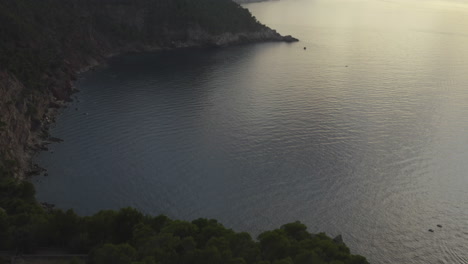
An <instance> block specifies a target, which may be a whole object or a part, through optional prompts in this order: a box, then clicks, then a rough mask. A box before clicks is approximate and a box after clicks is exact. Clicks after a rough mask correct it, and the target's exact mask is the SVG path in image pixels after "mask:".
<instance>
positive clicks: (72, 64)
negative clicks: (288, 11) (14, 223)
mask: <svg viewBox="0 0 468 264" xmlns="http://www.w3.org/2000/svg"><path fill="white" fill-rule="evenodd" d="M189 39H190V40H189V41H187V42H172V43H171V44H170V45H169V46H159V45H147V44H146V45H144V44H143V45H142V44H141V43H130V44H128V45H124V46H123V47H115V48H111V49H109V50H107V49H105V50H102V51H100V52H98V53H97V54H96V55H92V54H88V55H87V56H84V57H82V60H80V61H71V60H70V59H68V58H63V59H64V61H65V65H66V69H64V70H62V73H63V72H64V73H65V74H59V75H55V76H48V78H50V79H53V80H54V83H55V85H54V86H53V87H50V90H51V91H52V92H51V93H44V94H40V95H37V96H36V97H35V99H34V101H35V102H36V103H35V105H34V106H33V107H34V108H35V112H36V116H40V118H38V119H35V118H33V117H29V118H30V119H31V120H27V119H28V117H27V116H25V117H24V118H21V115H19V113H14V114H13V115H11V114H10V116H9V114H6V116H7V117H8V116H9V117H10V120H8V121H10V122H11V117H13V118H15V119H16V120H15V121H16V125H15V126H14V128H13V129H7V130H3V131H0V135H1V134H2V133H5V134H7V135H6V138H10V139H11V140H9V142H10V146H8V149H9V150H10V153H9V156H10V157H12V158H14V159H15V162H14V163H15V164H14V166H15V168H14V171H12V174H13V175H14V177H15V178H17V179H20V180H24V179H26V178H28V177H31V176H35V175H40V174H42V173H46V171H47V170H46V169H45V168H42V167H40V166H39V165H38V164H36V163H34V162H33V159H34V157H35V155H37V153H39V152H40V151H47V150H48V148H47V145H49V144H51V143H53V142H56V141H57V140H59V139H56V138H53V137H52V136H51V135H50V134H49V130H50V125H52V124H53V123H55V120H56V118H57V116H58V115H60V113H61V110H62V109H63V108H66V107H67V105H68V103H69V102H71V101H72V95H73V94H74V93H76V92H78V90H77V89H76V88H75V86H74V82H75V81H76V79H77V76H78V75H79V74H82V73H84V72H87V71H89V70H92V69H93V68H95V67H97V66H100V65H102V64H103V63H106V61H107V60H108V59H110V58H112V57H116V56H120V55H123V54H126V53H142V52H157V51H161V50H175V49H185V48H204V47H228V46H234V45H243V44H251V43H258V42H296V41H298V40H297V39H295V38H293V37H291V36H282V35H280V34H279V33H277V32H276V31H275V30H272V29H269V28H266V29H265V30H264V31H262V32H244V33H239V34H232V33H225V34H221V35H217V36H213V35H210V34H207V33H206V32H204V31H203V30H201V29H196V30H193V31H192V32H191V33H190V34H189ZM70 57H73V55H71V56H70ZM2 86H3V89H2ZM11 87H13V88H14V89H9V88H11ZM25 89H27V87H26V86H25V85H24V84H23V83H22V82H21V81H19V80H18V79H17V78H15V77H14V76H12V75H11V74H9V73H8V72H5V71H2V70H1V69H0V98H3V100H2V99H0V103H2V104H0V111H1V112H2V113H11V112H14V109H11V108H15V107H16V105H15V106H14V107H8V103H7V102H5V100H8V99H9V101H11V100H12V99H13V98H15V97H18V95H19V94H20V93H21V92H22V91H24V90H25ZM5 91H6V92H5ZM11 91H16V93H15V92H13V93H11ZM8 92H10V93H8ZM23 104H24V105H26V106H28V107H30V104H31V103H30V102H24V103H23ZM5 107H6V108H10V109H8V110H6V111H5V110H4V109H5ZM28 107H26V108H28ZM21 110H23V111H19V112H26V113H27V112H28V109H24V107H23V109H21ZM3 120H4V119H2V120H1V121H3ZM12 143H13V144H12ZM1 145H5V142H1V140H0V146H1ZM12 150H13V151H12Z"/></svg>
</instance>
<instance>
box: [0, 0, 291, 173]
mask: <svg viewBox="0 0 468 264" xmlns="http://www.w3.org/2000/svg"><path fill="white" fill-rule="evenodd" d="M295 40H296V39H294V38H292V37H290V36H287V37H283V36H281V35H280V34H278V33H277V32H276V31H274V30H272V29H270V28H268V27H266V26H264V25H262V24H260V23H258V21H256V20H255V18H254V17H252V15H251V14H250V13H249V12H248V11H247V10H246V9H244V8H242V7H240V6H239V5H238V4H236V3H234V2H232V1H230V0H198V1H192V0H44V1H36V0H15V1H9V0H0V176H1V175H5V174H8V175H11V174H13V175H15V176H16V177H23V176H24V175H26V174H27V173H26V172H28V171H31V170H33V171H34V170H37V168H34V166H33V165H32V164H31V155H32V154H33V153H34V151H37V150H39V149H44V148H45V145H44V144H45V143H46V141H47V137H48V135H47V134H48V133H47V129H48V124H49V123H51V122H53V119H54V117H55V115H56V113H57V109H59V108H60V107H61V106H63V105H65V104H66V101H68V100H70V95H71V94H72V93H73V85H72V81H73V80H75V79H76V74H77V73H80V72H82V71H85V70H87V69H89V68H90V67H93V66H96V65H97V64H99V63H101V62H102V61H104V60H105V59H106V58H108V57H110V56H114V55H117V54H120V53H124V52H129V51H152V50H158V49H163V48H180V47H202V46H226V45H233V44H242V43H251V42H260V41H288V42H290V41H295Z"/></svg>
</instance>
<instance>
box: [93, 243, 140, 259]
mask: <svg viewBox="0 0 468 264" xmlns="http://www.w3.org/2000/svg"><path fill="white" fill-rule="evenodd" d="M91 256H92V257H91V260H92V263H98V264H131V263H132V262H133V261H134V260H135V258H136V250H135V249H134V248H133V247H132V246H130V245H129V244H119V245H113V244H105V245H103V246H100V247H98V248H96V249H95V250H94V251H93V252H92V254H91Z"/></svg>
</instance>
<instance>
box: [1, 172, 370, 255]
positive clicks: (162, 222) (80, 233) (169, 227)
mask: <svg viewBox="0 0 468 264" xmlns="http://www.w3.org/2000/svg"><path fill="white" fill-rule="evenodd" d="M34 193H35V192H34V186H33V185H32V184H31V183H29V182H21V181H16V180H13V179H11V178H6V179H3V180H2V181H0V237H1V238H2V239H0V250H3V249H18V250H20V251H23V252H28V251H31V250H33V249H34V248H36V247H64V248H65V249H67V250H69V251H70V252H74V253H81V254H83V253H88V252H91V253H90V261H91V263H122V264H125V263H129V264H130V263H141V264H155V263H161V264H172V263H194V264H196V263H204V264H210V263H211V264H224V263H229V264H306V263H319V264H320V263H333V264H366V263H368V262H367V261H366V259H365V258H364V257H362V256H357V255H351V254H350V252H349V249H348V248H347V247H346V246H345V245H344V244H342V243H336V242H334V241H333V240H332V239H331V238H330V237H328V236H326V235H325V234H323V233H320V234H315V235H314V234H310V233H309V232H307V228H306V226H305V225H304V224H302V223H300V222H294V223H289V224H286V225H283V226H282V227H281V228H279V229H275V230H271V231H266V232H264V233H262V234H260V235H259V236H258V241H255V240H253V239H252V237H251V236H250V235H249V234H247V233H236V232H234V231H233V230H231V229H228V228H225V227H224V226H223V225H221V224H220V223H218V222H217V221H216V220H213V219H203V218H200V219H196V220H194V221H192V222H187V221H180V220H171V219H169V218H167V217H166V216H162V215H161V216H156V217H153V216H149V215H143V214H142V213H141V212H139V211H137V210H135V209H133V208H123V209H120V210H119V211H111V210H105V211H100V212H98V213H97V214H95V215H93V216H86V217H80V216H78V215H77V214H76V213H75V212H73V210H67V211H62V210H49V211H46V210H44V209H42V207H41V206H40V205H38V204H37V202H36V201H35V199H34Z"/></svg>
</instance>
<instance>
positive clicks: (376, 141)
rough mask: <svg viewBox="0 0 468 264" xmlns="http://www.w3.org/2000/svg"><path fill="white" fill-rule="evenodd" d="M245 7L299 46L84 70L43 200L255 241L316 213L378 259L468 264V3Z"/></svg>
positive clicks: (316, 224) (135, 60)
mask: <svg viewBox="0 0 468 264" xmlns="http://www.w3.org/2000/svg"><path fill="white" fill-rule="evenodd" d="M247 7H248V8H249V9H250V10H251V11H252V12H253V13H254V14H255V15H256V16H257V18H258V19H259V20H261V21H262V22H264V23H266V24H268V25H269V26H272V27H274V28H276V29H278V30H279V31H280V32H282V33H287V34H293V35H294V36H296V37H298V38H300V39H301V42H299V43H295V44H284V43H267V44H257V45H248V46H241V47H231V48H226V49H209V50H181V51H167V52H160V53H156V54H143V55H128V56H123V57H119V58H116V59H113V60H111V61H110V63H109V65H108V66H107V67H103V68H101V69H98V70H97V71H95V72H90V73H87V74H84V75H83V77H82V79H80V81H79V82H78V84H77V86H78V87H79V88H80V89H81V93H79V94H77V96H78V98H79V102H78V101H75V102H74V103H72V104H71V105H70V107H69V108H68V109H66V110H65V111H64V113H63V114H62V115H61V116H60V117H59V119H58V122H57V124H56V126H55V127H54V128H53V129H52V131H51V132H52V134H53V135H54V136H57V137H60V138H63V139H64V140H65V141H64V142H63V143H60V144H53V145H51V149H52V150H53V153H51V152H44V153H42V154H41V155H40V156H39V157H38V161H39V163H40V164H41V165H42V166H44V167H46V168H47V169H48V172H49V176H48V177H39V178H36V182H37V184H36V186H37V190H38V198H39V199H40V200H42V201H47V202H51V203H54V204H56V205H57V206H58V207H60V208H70V207H71V208H74V209H75V210H76V211H77V212H79V213H80V214H92V213H95V212H96V211H98V210H100V209H109V208H120V207H124V206H134V207H136V208H139V209H141V210H143V211H144V212H146V213H151V214H161V213H163V214H166V215H168V216H170V217H174V218H182V219H187V220H190V219H194V218H198V217H208V218H216V219H218V220H220V221H221V222H222V223H224V224H225V225H226V226H228V227H231V228H234V229H235V230H237V231H249V232H252V233H253V234H258V233H259V232H261V231H263V230H266V229H271V228H275V227H279V226H280V225H282V224H284V223H287V222H290V221H295V220H300V221H302V222H304V223H305V224H307V225H308V226H309V229H310V231H312V232H318V231H325V232H327V233H328V234H330V235H332V236H334V235H338V234H343V238H344V240H345V242H346V243H347V244H348V245H349V246H350V247H351V249H352V251H353V252H354V253H359V254H363V255H365V256H366V257H368V259H369V260H370V261H371V262H372V263H379V264H380V263H404V264H405V263H421V264H422V263H447V264H452V263H460V264H466V263H468V5H464V4H463V2H436V1H422V0H420V1H417V0H408V1H377V0H282V1H274V2H266V3H259V4H251V5H247ZM304 46H306V47H307V50H304V49H303V47H304ZM75 108H78V110H75ZM437 224H441V225H442V226H443V227H442V228H438V227H436V225H437ZM428 229H434V230H435V232H434V233H430V232H428Z"/></svg>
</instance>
